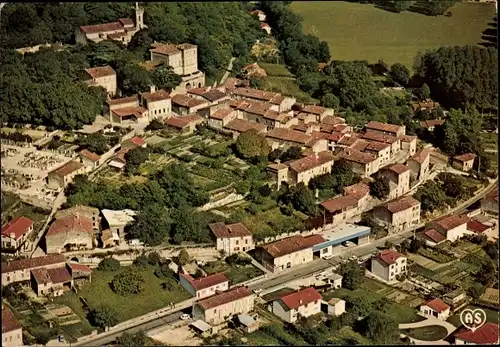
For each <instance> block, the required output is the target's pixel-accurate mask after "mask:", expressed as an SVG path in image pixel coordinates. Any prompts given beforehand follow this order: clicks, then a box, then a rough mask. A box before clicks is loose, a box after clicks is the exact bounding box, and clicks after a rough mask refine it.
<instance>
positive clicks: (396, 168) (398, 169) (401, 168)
mask: <svg viewBox="0 0 500 347" xmlns="http://www.w3.org/2000/svg"><path fill="white" fill-rule="evenodd" d="M383 169H384V170H389V171H392V172H394V173H396V174H398V175H401V174H403V173H405V172H407V171H410V168H409V167H408V166H406V165H404V164H401V163H396V164H393V165H390V166H386V167H384V168H383Z"/></svg>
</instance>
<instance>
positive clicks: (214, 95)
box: [202, 89, 227, 102]
mask: <svg viewBox="0 0 500 347" xmlns="http://www.w3.org/2000/svg"><path fill="white" fill-rule="evenodd" d="M202 96H203V97H204V98H205V99H207V100H209V101H212V102H214V101H217V100H221V99H224V98H225V97H227V94H225V93H223V92H221V91H220V90H217V89H212V90H209V91H208V92H206V93H204V94H203V95H202Z"/></svg>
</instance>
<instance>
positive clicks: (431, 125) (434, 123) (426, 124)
mask: <svg viewBox="0 0 500 347" xmlns="http://www.w3.org/2000/svg"><path fill="white" fill-rule="evenodd" d="M444 122H445V120H444V119H430V120H423V121H420V126H421V127H422V128H424V129H427V130H429V131H434V129H436V127H439V126H443V124H444Z"/></svg>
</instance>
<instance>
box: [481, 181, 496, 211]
mask: <svg viewBox="0 0 500 347" xmlns="http://www.w3.org/2000/svg"><path fill="white" fill-rule="evenodd" d="M481 210H482V211H483V212H484V213H486V214H492V215H495V216H497V215H498V188H495V189H493V190H492V191H491V192H489V193H488V194H486V195H485V196H484V198H482V199H481Z"/></svg>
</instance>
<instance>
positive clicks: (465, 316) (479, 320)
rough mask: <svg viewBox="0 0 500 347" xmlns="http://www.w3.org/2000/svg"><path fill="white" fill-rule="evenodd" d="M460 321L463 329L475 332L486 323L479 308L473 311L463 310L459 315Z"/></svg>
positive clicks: (484, 314) (483, 314)
mask: <svg viewBox="0 0 500 347" xmlns="http://www.w3.org/2000/svg"><path fill="white" fill-rule="evenodd" d="M460 321H461V322H462V324H463V326H464V327H466V328H467V329H470V330H472V331H475V330H476V329H479V328H480V327H482V326H483V325H484V323H486V312H484V311H483V310H481V309H480V308H476V309H475V310H471V309H465V310H463V311H462V312H461V313H460Z"/></svg>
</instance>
